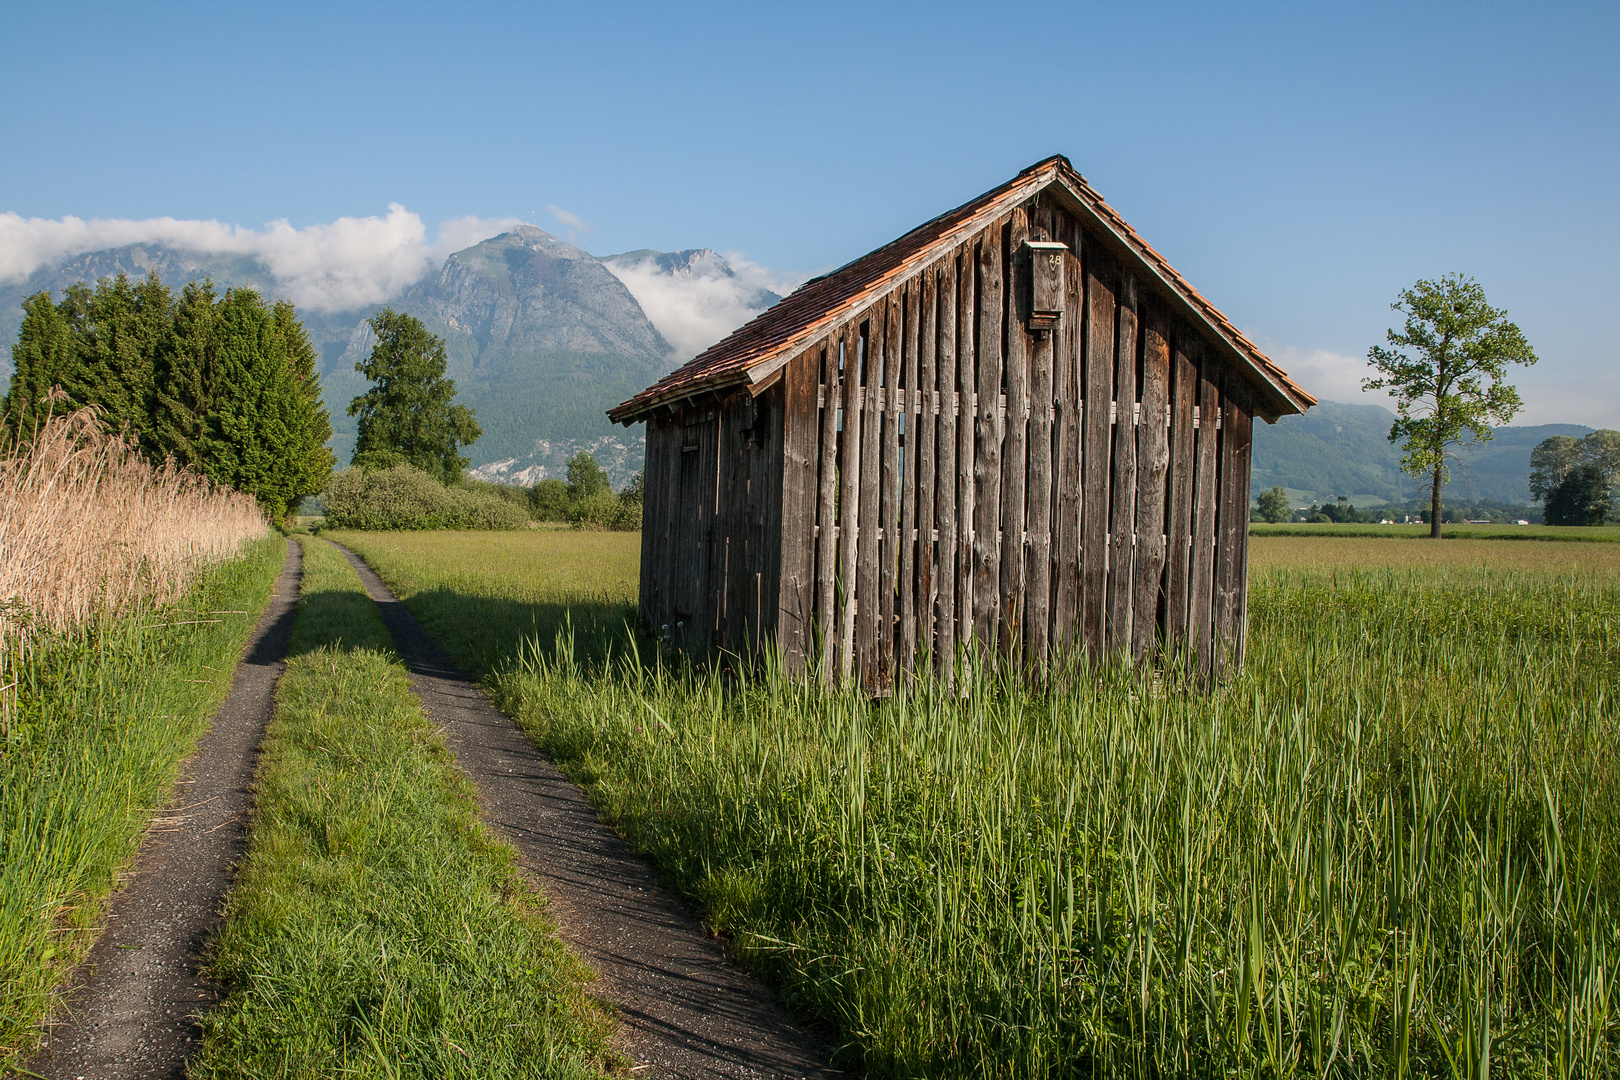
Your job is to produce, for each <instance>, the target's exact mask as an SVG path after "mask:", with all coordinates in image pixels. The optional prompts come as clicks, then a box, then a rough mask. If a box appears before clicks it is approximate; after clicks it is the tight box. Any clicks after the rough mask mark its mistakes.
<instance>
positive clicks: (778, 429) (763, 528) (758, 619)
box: [749, 357, 814, 658]
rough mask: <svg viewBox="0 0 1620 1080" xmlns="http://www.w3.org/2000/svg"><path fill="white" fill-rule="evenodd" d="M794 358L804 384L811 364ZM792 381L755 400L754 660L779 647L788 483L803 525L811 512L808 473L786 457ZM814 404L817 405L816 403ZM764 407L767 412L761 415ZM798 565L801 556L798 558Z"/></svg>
mask: <svg viewBox="0 0 1620 1080" xmlns="http://www.w3.org/2000/svg"><path fill="white" fill-rule="evenodd" d="M795 359H796V361H797V363H798V365H799V371H800V372H801V374H799V375H798V376H797V377H798V379H799V381H800V382H801V383H804V382H806V381H807V380H806V379H805V377H804V375H803V374H802V371H803V369H804V368H805V367H806V366H807V364H806V362H805V359H804V358H803V357H796V358H795ZM793 377H794V372H792V371H784V372H783V377H782V381H781V383H779V384H778V385H777V386H774V387H771V388H770V389H768V390H766V391H765V392H764V393H762V394H760V395H759V396H757V397H756V398H755V399H754V410H755V416H754V424H755V430H756V433H757V434H756V438H757V441H758V442H759V443H760V453H759V454H758V455H756V457H755V461H756V465H755V467H754V477H753V483H754V485H755V486H756V487H757V489H758V495H757V498H758V501H759V516H758V517H757V518H755V521H754V536H753V539H752V541H751V542H752V544H753V545H754V557H753V563H754V589H753V591H754V610H753V612H752V614H751V616H750V622H751V624H752V625H753V627H754V631H753V640H752V641H751V642H750V643H749V652H750V654H751V655H752V656H754V657H756V658H758V657H760V656H761V655H762V651H763V649H764V648H765V647H766V646H767V645H768V644H772V643H774V642H776V641H777V640H779V639H780V636H781V625H782V621H781V611H782V608H781V596H782V517H783V506H784V504H783V497H784V495H786V494H787V491H786V489H785V485H786V484H787V483H788V482H789V480H790V479H791V480H792V481H793V482H794V483H796V484H797V485H798V488H797V490H796V491H794V492H793V496H794V498H795V500H796V501H801V502H803V503H804V506H803V508H801V509H800V511H799V512H798V514H797V515H796V516H797V517H798V518H799V520H800V521H803V520H804V519H805V514H804V509H807V508H808V501H807V500H804V496H803V492H804V490H805V489H806V488H808V487H809V486H810V484H809V483H808V482H807V481H806V480H805V477H804V468H803V466H802V464H800V463H793V464H790V463H789V462H788V458H787V427H786V424H785V420H786V408H785V406H786V401H787V393H788V387H789V385H790V382H791V379H792V378H793ZM812 392H813V391H812ZM811 402H812V405H813V404H814V398H812V399H811ZM762 406H763V409H764V411H763V412H761V411H760V410H761V407H762ZM807 542H808V535H807V531H805V530H801V532H800V539H799V541H798V542H797V544H796V547H798V548H799V549H800V550H802V549H803V548H804V546H805V544H806V543H807ZM797 561H798V556H797V555H795V562H797ZM795 569H796V567H795ZM779 655H780V654H779Z"/></svg>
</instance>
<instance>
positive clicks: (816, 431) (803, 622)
mask: <svg viewBox="0 0 1620 1080" xmlns="http://www.w3.org/2000/svg"><path fill="white" fill-rule="evenodd" d="M825 351H826V346H825V345H824V344H817V345H814V346H812V347H811V348H809V349H807V350H805V352H804V353H802V354H801V355H800V356H799V357H797V358H796V359H794V360H793V361H791V362H790V363H789V364H788V367H787V371H786V373H785V374H784V375H783V378H782V412H781V420H780V427H781V438H782V484H781V488H780V491H781V496H780V497H781V502H782V512H781V515H780V516H779V518H778V521H779V522H780V535H779V538H778V543H779V544H780V552H781V554H780V558H779V559H778V560H777V563H778V566H779V567H780V569H779V571H778V573H779V575H780V583H779V585H778V588H777V596H778V600H777V614H776V625H775V632H776V641H777V650H778V652H779V653H780V655H781V657H782V666H783V669H784V670H785V671H787V672H788V673H790V674H798V673H799V672H801V671H803V670H804V667H805V663H806V661H807V660H808V659H809V658H810V657H811V656H812V655H813V651H812V650H813V648H814V639H815V632H814V626H813V623H812V621H811V620H812V618H813V617H814V612H815V598H816V588H815V584H816V554H817V551H816V549H817V547H818V544H817V539H816V524H817V519H818V515H817V507H818V505H819V501H820V494H821V493H820V488H819V482H818V481H819V477H818V475H817V474H818V472H819V466H820V463H821V462H820V454H819V453H818V450H819V445H818V444H819V441H820V436H821V409H820V408H819V407H818V405H817V400H818V398H819V396H820V393H821V379H822V373H821V364H822V354H823V353H825ZM827 532H828V533H829V534H830V533H831V532H832V529H830V528H829V529H828V530H827Z"/></svg>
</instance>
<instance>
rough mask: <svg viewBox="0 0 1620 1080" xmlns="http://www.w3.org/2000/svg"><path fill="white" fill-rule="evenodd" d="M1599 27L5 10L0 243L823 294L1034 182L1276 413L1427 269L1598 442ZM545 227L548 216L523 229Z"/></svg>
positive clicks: (918, 12) (1615, 23) (949, 9)
mask: <svg viewBox="0 0 1620 1080" xmlns="http://www.w3.org/2000/svg"><path fill="white" fill-rule="evenodd" d="M1617 41H1620V5H1614V4H1608V5H1590V6H1579V5H1577V6H1568V5H1549V4H1542V5H1517V6H1513V7H1507V6H1495V5H1477V4H1476V5H1461V4H1458V5H1434V4H1431V5H1410V4H1408V5H1387V6H1382V5H1370V4H1361V5H1326V4H1310V5H1302V4H1288V5H1244V6H1237V7H1222V6H1216V5H1193V4H1164V5H1150V4H1143V5H1126V4H1107V5H1084V4H1064V5H1050V6H1048V5H1038V4H1030V5H1021V6H1018V7H997V6H962V5H952V4H942V3H934V4H921V5H847V6H841V5H759V4H755V5H736V6H728V5H704V6H690V5H669V4H665V5H649V6H641V5H627V4H614V3H591V4H571V5H567V6H558V7H545V6H540V5H512V6H506V5H491V4H483V5H479V4H468V5H454V6H452V5H443V4H437V5H409V4H401V5H394V6H391V7H386V8H385V7H380V6H379V7H376V8H367V7H362V6H359V5H341V4H332V3H327V4H320V5H299V4H278V5H256V6H254V7H253V9H251V10H250V9H249V6H248V5H219V4H211V5H205V6H193V7H186V6H162V5H140V6H136V5H117V6H114V5H72V4H53V5H41V4H30V5H24V4H22V3H20V2H18V0H0V147H4V157H3V159H0V161H3V167H0V212H11V213H13V214H16V215H21V216H22V217H23V218H45V219H57V218H62V217H65V216H68V215H73V216H77V217H80V218H128V219H143V218H151V217H159V216H171V217H176V218H188V219H189V218H199V219H214V220H218V221H220V222H225V223H230V224H239V225H244V226H248V227H252V228H260V227H262V226H263V225H264V223H266V222H270V221H274V220H279V219H285V220H287V221H289V222H290V223H291V224H292V225H293V226H295V227H304V226H312V225H320V224H322V223H327V222H331V221H333V220H334V219H337V218H340V217H346V216H354V217H364V216H369V215H386V214H387V213H388V206H389V204H390V203H400V204H403V205H404V206H405V207H406V208H408V210H410V211H412V212H414V213H416V214H418V215H420V216H421V218H422V219H423V220H424V221H425V223H426V225H427V227H428V229H429V230H430V232H431V230H433V229H434V228H435V227H436V226H437V225H438V224H439V223H441V222H444V221H447V220H450V219H453V218H459V217H464V216H468V215H472V216H477V217H480V218H508V217H517V218H523V219H525V220H530V221H533V222H535V223H536V224H539V225H541V226H542V227H544V228H547V229H550V230H551V231H553V232H556V233H558V234H559V235H565V236H571V238H573V239H575V240H576V242H578V243H580V244H581V246H583V247H586V248H587V249H589V250H591V251H594V252H597V253H599V254H602V253H607V252H612V251H619V250H624V249H627V248H638V247H655V248H661V249H666V250H667V249H673V248H680V247H692V246H703V247H713V248H717V249H721V250H728V251H741V252H746V253H747V256H748V258H750V259H752V260H754V261H755V262H757V263H760V264H762V265H764V266H766V267H770V268H772V269H774V270H777V271H779V272H781V273H782V274H784V275H789V276H791V275H794V274H800V275H802V274H807V273H812V272H815V271H818V270H822V269H825V268H827V267H829V266H832V265H836V264H839V263H842V262H845V261H847V260H848V259H850V258H852V257H854V256H856V255H859V254H861V253H864V252H865V251H867V250H870V249H871V248H873V247H875V246H877V245H879V244H881V243H883V242H885V241H887V240H888V239H891V238H892V237H894V236H896V235H898V234H900V233H901V232H904V231H905V230H906V229H908V228H910V227H911V226H912V225H915V224H917V223H919V222H921V221H923V220H925V219H927V218H929V217H932V216H933V215H935V214H937V213H939V212H941V211H943V210H946V209H949V208H950V207H952V206H955V205H957V204H959V203H961V202H964V201H966V200H967V199H968V198H971V197H972V196H974V195H976V194H978V193H979V192H981V191H983V190H985V189H987V188H989V187H992V186H994V185H995V184H997V183H999V182H1001V181H1002V180H1005V179H1006V178H1008V177H1009V176H1011V175H1012V174H1013V173H1015V172H1016V171H1017V170H1018V169H1020V168H1022V167H1023V166H1025V165H1028V164H1030V163H1031V162H1033V161H1035V160H1037V159H1039V158H1042V157H1044V156H1046V155H1048V154H1051V153H1064V154H1067V155H1068V156H1069V157H1070V159H1071V160H1073V161H1074V163H1075V165H1076V166H1077V167H1078V168H1079V169H1080V171H1081V172H1083V173H1084V174H1085V175H1086V176H1087V178H1088V179H1089V180H1090V181H1091V182H1092V184H1093V185H1094V186H1095V187H1096V188H1097V189H1098V190H1100V191H1101V192H1102V193H1103V195H1104V196H1105V197H1106V198H1108V199H1109V201H1110V202H1111V203H1113V204H1114V205H1115V207H1117V208H1118V209H1119V210H1120V211H1121V213H1123V214H1124V215H1125V217H1126V218H1127V220H1129V221H1130V222H1131V223H1132V224H1133V225H1134V226H1136V228H1137V229H1138V230H1139V231H1140V232H1142V234H1143V235H1144V236H1146V237H1147V239H1148V240H1149V241H1150V242H1151V243H1153V244H1154V245H1155V246H1156V247H1158V248H1159V250H1160V251H1162V252H1163V253H1164V254H1165V255H1166V256H1167V257H1168V258H1169V259H1170V260H1171V262H1172V263H1174V264H1175V265H1176V266H1177V268H1178V269H1180V270H1181V271H1182V272H1183V273H1185V274H1186V275H1187V276H1188V277H1189V278H1190V279H1191V280H1192V281H1193V283H1194V284H1195V285H1197V286H1198V287H1199V288H1200V289H1201V290H1203V291H1204V292H1205V294H1206V295H1208V296H1209V297H1210V298H1211V299H1212V300H1213V301H1214V302H1215V303H1216V304H1217V305H1219V306H1220V307H1221V308H1222V309H1223V310H1225V311H1226V313H1227V314H1228V315H1229V316H1231V317H1232V319H1233V320H1234V321H1235V322H1236V323H1237V324H1238V325H1239V326H1240V327H1242V328H1243V329H1244V330H1245V331H1247V332H1249V333H1250V334H1251V335H1253V336H1254V337H1255V338H1256V339H1257V340H1259V341H1260V342H1261V343H1262V345H1263V346H1265V347H1266V348H1268V349H1269V350H1270V351H1271V352H1272V353H1273V355H1275V356H1276V357H1277V358H1278V360H1279V361H1280V362H1282V363H1283V364H1284V365H1285V366H1288V367H1290V368H1291V370H1294V371H1295V372H1296V373H1297V374H1298V375H1299V377H1300V378H1301V379H1302V381H1304V382H1305V383H1306V385H1307V387H1308V388H1311V389H1314V390H1316V392H1318V393H1319V394H1321V395H1322V396H1325V397H1330V398H1334V399H1338V400H1345V399H1348V398H1350V397H1351V396H1352V391H1351V389H1350V388H1351V387H1353V386H1354V385H1355V381H1356V376H1357V374H1358V372H1357V370H1356V365H1357V363H1358V361H1359V358H1360V357H1362V356H1364V355H1365V353H1366V350H1367V347H1368V346H1369V345H1371V344H1373V343H1374V342H1376V341H1380V340H1381V339H1382V335H1383V332H1384V329H1385V328H1386V327H1388V326H1389V325H1391V320H1392V319H1393V317H1394V313H1392V312H1390V311H1389V309H1388V305H1389V303H1390V301H1391V300H1393V299H1394V298H1395V294H1396V293H1397V291H1398V290H1399V289H1400V288H1402V287H1403V286H1405V285H1408V284H1410V283H1411V282H1412V281H1414V280H1415V279H1416V278H1418V277H1433V276H1438V275H1440V274H1442V273H1446V272H1448V271H1462V272H1464V273H1469V274H1472V275H1474V276H1475V277H1477V278H1478V279H1479V280H1480V281H1481V283H1482V284H1483V285H1484V286H1485V288H1486V291H1487V293H1488V295H1489V296H1490V298H1491V300H1492V301H1493V302H1494V303H1496V304H1497V305H1499V306H1503V307H1506V308H1507V309H1508V311H1509V312H1510V314H1511V315H1512V316H1513V317H1514V318H1515V319H1516V320H1517V321H1518V322H1519V324H1520V325H1521V326H1522V327H1523V329H1524V330H1525V332H1526V333H1527V335H1528V336H1529V338H1530V340H1531V343H1532V344H1533V345H1534V346H1535V348H1536V349H1537V351H1538V353H1539V354H1540V356H1541V364H1540V365H1539V366H1538V367H1536V368H1535V369H1532V370H1530V371H1527V372H1523V373H1522V374H1521V375H1520V376H1519V378H1518V382H1519V384H1520V386H1521V388H1522V389H1523V391H1524V393H1525V397H1526V400H1527V403H1528V407H1527V409H1526V412H1525V413H1524V414H1523V415H1522V417H1521V422H1533V423H1541V422H1554V421H1564V420H1568V421H1575V422H1582V423H1589V424H1596V425H1605V426H1615V427H1620V350H1617V347H1616V344H1615V342H1616V335H1615V332H1614V323H1615V321H1616V319H1615V315H1616V310H1617V307H1620V305H1617V303H1616V301H1617V299H1620V297H1617V292H1620V288H1617V286H1620V207H1617V204H1620V199H1617V198H1616V196H1617V194H1620V184H1617V179H1620V177H1617V168H1616V167H1617V165H1620V123H1617V119H1620V118H1617V115H1616V113H1617V107H1620V63H1617V62H1616V61H1615V59H1614V51H1615V47H1616V42H1617ZM558 211H561V216H559V214H558V213H557V212H558Z"/></svg>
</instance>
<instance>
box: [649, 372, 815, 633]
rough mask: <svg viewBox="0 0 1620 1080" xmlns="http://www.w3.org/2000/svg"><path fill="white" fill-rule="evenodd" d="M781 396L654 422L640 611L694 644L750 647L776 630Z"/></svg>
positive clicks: (666, 414)
mask: <svg viewBox="0 0 1620 1080" xmlns="http://www.w3.org/2000/svg"><path fill="white" fill-rule="evenodd" d="M781 401H782V393H781V391H780V390H776V391H768V392H766V393H765V394H762V395H760V396H759V397H757V398H755V397H751V396H749V394H748V393H747V392H746V391H744V392H739V393H736V394H733V395H731V396H730V397H727V398H725V399H722V400H715V399H710V400H708V401H706V402H703V403H699V404H696V405H693V406H690V407H688V408H685V409H682V410H680V411H678V412H671V411H668V410H664V411H661V412H660V414H659V415H656V416H654V417H652V418H650V419H649V421H648V423H647V459H646V461H647V473H646V494H645V496H644V501H643V504H642V533H641V599H640V617H641V622H642V625H643V626H644V627H646V628H647V629H648V630H649V631H650V632H652V633H654V634H656V635H658V636H661V637H664V638H666V639H667V640H668V641H669V642H670V643H671V644H674V645H676V646H678V647H679V648H681V649H683V650H685V651H687V652H690V653H694V654H699V655H701V654H704V653H707V652H709V651H711V650H715V649H724V650H727V651H730V652H734V653H753V652H756V651H758V649H759V648H760V647H761V646H762V644H763V643H764V642H765V641H766V640H767V639H768V638H770V637H772V636H773V635H774V634H775V632H776V618H777V609H778V607H779V606H780V600H779V597H780V593H781V583H780V577H779V572H780V566H781V559H780V557H779V555H778V545H779V543H780V540H781V536H782V532H781V518H782V503H781V498H782V490H783V488H782V478H783V470H782V432H783V414H782V407H781Z"/></svg>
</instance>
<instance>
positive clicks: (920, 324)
mask: <svg viewBox="0 0 1620 1080" xmlns="http://www.w3.org/2000/svg"><path fill="white" fill-rule="evenodd" d="M938 347H939V275H938V273H937V272H936V268H935V267H930V268H929V269H927V270H924V271H923V273H922V277H921V279H920V285H919V287H918V320H917V368H916V370H917V393H918V394H920V395H921V401H922V407H921V408H920V409H919V410H918V411H917V412H915V413H913V414H911V415H912V420H908V421H907V423H908V424H909V423H913V422H915V424H916V428H915V430H916V435H915V436H913V435H912V434H911V430H912V429H909V428H908V429H907V432H906V453H907V455H908V456H909V455H910V454H911V453H912V452H913V451H912V448H913V447H915V452H916V455H917V473H916V475H917V483H916V486H915V488H914V489H913V488H908V489H907V490H908V491H911V490H915V491H916V494H917V512H916V514H915V516H914V518H913V524H914V525H915V527H916V529H917V545H916V548H917V554H916V564H915V579H914V580H915V586H914V589H915V596H916V608H915V618H916V631H915V636H914V637H913V641H914V643H915V644H914V650H915V652H914V654H913V655H926V656H929V657H932V656H934V655H935V647H934V605H935V604H936V603H937V602H938V600H939V580H938V578H937V577H935V571H934V567H935V565H936V563H935V554H934V551H935V547H934V541H933V534H934V530H935V528H936V525H935V518H934V513H935V504H934V482H935V480H934V478H935V476H936V475H937V469H938V467H939V445H938V442H937V441H936V437H937V435H938V432H939V380H938V377H937V375H938V370H939V368H938V355H939V353H938ZM918 666H919V667H920V666H921V665H920V664H918Z"/></svg>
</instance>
